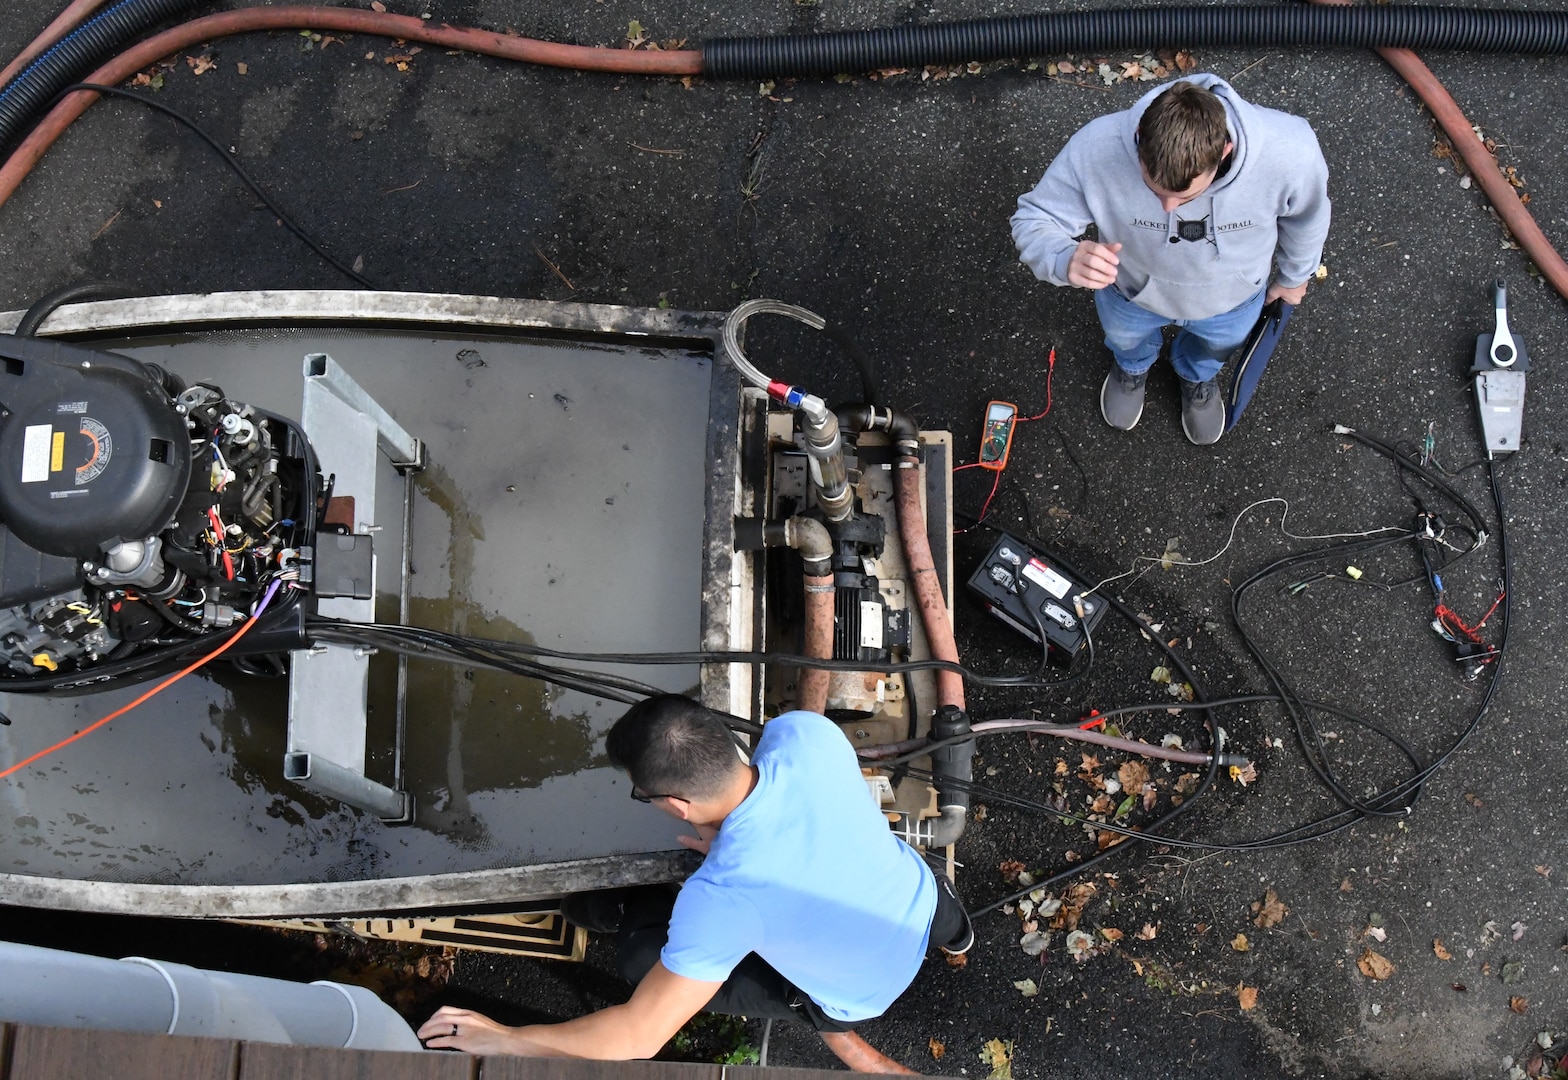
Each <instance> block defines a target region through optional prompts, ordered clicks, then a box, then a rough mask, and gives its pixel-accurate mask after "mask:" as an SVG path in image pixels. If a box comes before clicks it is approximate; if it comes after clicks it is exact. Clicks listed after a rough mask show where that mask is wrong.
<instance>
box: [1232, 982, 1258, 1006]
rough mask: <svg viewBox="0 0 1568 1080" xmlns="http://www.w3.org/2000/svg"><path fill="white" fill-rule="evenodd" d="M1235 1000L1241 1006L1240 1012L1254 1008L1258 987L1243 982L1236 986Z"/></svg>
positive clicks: (1256, 1002) (1256, 1001)
mask: <svg viewBox="0 0 1568 1080" xmlns="http://www.w3.org/2000/svg"><path fill="white" fill-rule="evenodd" d="M1236 1002H1237V1004H1239V1005H1240V1006H1241V1011H1242V1012H1247V1011H1248V1010H1250V1009H1254V1008H1256V1007H1257V1004H1258V988H1257V987H1256V986H1247V985H1246V984H1245V983H1243V984H1242V985H1241V986H1238V987H1236Z"/></svg>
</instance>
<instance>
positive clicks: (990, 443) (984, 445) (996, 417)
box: [980, 401, 1018, 469]
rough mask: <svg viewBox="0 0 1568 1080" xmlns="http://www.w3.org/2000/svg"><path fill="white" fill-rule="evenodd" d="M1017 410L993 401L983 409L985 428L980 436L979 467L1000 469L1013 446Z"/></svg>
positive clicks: (1006, 404) (1005, 462)
mask: <svg viewBox="0 0 1568 1080" xmlns="http://www.w3.org/2000/svg"><path fill="white" fill-rule="evenodd" d="M1017 420H1018V408H1017V407H1016V406H1014V405H1011V404H1009V403H1008V402H1005V401H993V402H991V403H990V404H989V405H987V406H986V409H985V428H984V430H983V431H982V432H981V434H980V467H981V468H983V469H1001V468H1003V467H1005V466H1006V465H1007V454H1008V451H1010V450H1011V449H1012V445H1013V425H1014V424H1015V423H1017Z"/></svg>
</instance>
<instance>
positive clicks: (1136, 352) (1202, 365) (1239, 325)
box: [1094, 285, 1266, 383]
mask: <svg viewBox="0 0 1568 1080" xmlns="http://www.w3.org/2000/svg"><path fill="white" fill-rule="evenodd" d="M1265 291H1266V290H1264V289H1259V290H1258V291H1257V293H1256V294H1255V295H1254V296H1253V297H1252V298H1251V299H1249V300H1247V301H1246V302H1244V303H1242V304H1241V305H1239V306H1238V307H1235V308H1232V309H1231V310H1230V311H1225V312H1221V313H1220V314H1218V315H1211V316H1209V317H1208V318H1207V319H1167V318H1166V317H1165V316H1163V315H1156V314H1155V313H1154V312H1152V311H1150V310H1148V309H1147V308H1141V307H1139V306H1138V305H1137V304H1135V303H1133V302H1132V301H1131V300H1128V299H1127V298H1126V297H1124V296H1122V294H1121V293H1119V292H1117V291H1116V286H1114V285H1109V286H1107V287H1105V288H1103V289H1097V290H1095V293H1094V307H1095V311H1097V312H1098V313H1099V316H1100V325H1101V326H1102V327H1103V328H1104V329H1105V347H1106V348H1108V349H1110V350H1111V355H1112V356H1114V357H1115V358H1116V365H1117V366H1118V367H1119V368H1121V369H1122V370H1123V371H1125V372H1126V373H1127V374H1129V375H1142V374H1143V373H1144V372H1146V371H1148V370H1149V368H1151V367H1153V366H1154V362H1155V361H1156V360H1158V359H1159V357H1160V345H1161V343H1162V342H1161V331H1162V330H1163V329H1164V328H1165V327H1167V326H1172V325H1174V326H1179V327H1180V328H1181V331H1180V333H1178V334H1177V335H1176V340H1175V342H1174V343H1172V345H1171V367H1173V368H1175V369H1176V374H1177V375H1179V376H1181V377H1182V378H1183V379H1185V380H1186V381H1187V382H1194V383H1201V382H1208V381H1209V380H1210V379H1212V378H1214V377H1215V376H1216V375H1218V374H1219V373H1220V368H1222V367H1224V366H1225V360H1226V359H1227V358H1228V357H1229V356H1230V354H1231V353H1233V352H1235V351H1236V350H1237V349H1238V348H1240V347H1241V344H1242V342H1244V341H1246V340H1247V334H1248V333H1250V332H1251V330H1252V327H1253V325H1254V324H1256V323H1257V321H1258V315H1259V314H1260V313H1261V312H1262V311H1263V294H1264V292H1265Z"/></svg>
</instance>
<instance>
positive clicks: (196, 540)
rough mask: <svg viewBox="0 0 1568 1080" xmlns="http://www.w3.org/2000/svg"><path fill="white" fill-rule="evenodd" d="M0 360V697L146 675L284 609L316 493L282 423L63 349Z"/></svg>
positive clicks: (293, 429)
mask: <svg viewBox="0 0 1568 1080" xmlns="http://www.w3.org/2000/svg"><path fill="white" fill-rule="evenodd" d="M0 358H3V361H4V374H3V375H0V688H4V689H11V690H21V689H28V688H34V687H36V688H44V687H45V686H47V687H49V688H60V687H66V688H68V687H69V686H71V685H74V684H77V683H83V682H88V681H96V680H95V679H93V678H91V676H92V674H93V673H94V672H96V671H98V670H99V669H102V671H103V673H104V674H105V675H107V674H110V673H111V672H116V673H117V672H124V673H128V674H135V673H148V672H150V671H152V670H154V669H155V668H156V663H155V662H156V660H157V659H158V657H159V655H160V654H170V655H173V654H181V653H183V652H185V651H187V649H186V648H185V647H186V646H188V645H189V644H190V643H191V641H192V640H193V639H199V638H202V637H206V636H209V635H213V634H217V633H221V632H224V631H227V630H229V629H230V628H232V627H234V626H236V625H238V624H240V623H242V622H243V621H244V620H245V619H247V618H250V617H251V616H252V615H253V614H254V613H255V611H256V609H257V607H258V606H259V605H260V602H261V600H262V598H263V596H265V595H267V594H268V593H269V592H272V593H274V594H275V597H276V600H275V602H274V603H273V605H272V608H273V609H274V610H278V609H280V608H284V607H288V606H290V605H291V604H296V603H297V601H298V599H299V597H300V596H302V595H303V594H301V593H297V592H296V591H295V586H296V584H297V582H298V579H299V576H300V568H301V549H305V550H306V552H307V555H306V558H307V559H308V551H309V548H310V546H311V545H312V544H313V542H314V537H315V525H316V518H317V506H318V499H319V498H320V496H321V491H322V483H321V477H320V472H319V468H318V466H317V464H316V461H315V456H314V454H313V453H312V452H311V449H310V446H309V443H308V442H307V440H306V439H305V436H304V434H303V432H301V430H300V429H299V428H298V427H297V426H296V425H295V424H293V423H292V422H290V421H289V420H287V419H285V418H283V417H280V416H277V415H274V414H272V413H269V412H266V411H265V410H262V409H259V408H256V407H254V406H251V405H247V404H244V403H241V402H236V401H232V400H230V399H229V398H228V397H226V396H225V395H224V393H223V390H222V389H221V388H219V387H217V386H214V385H211V384H208V383H202V382H198V383H194V384H191V385H186V383H185V382H184V381H183V380H181V379H180V378H178V377H177V376H175V375H173V374H171V373H169V372H166V371H164V370H163V369H161V368H159V367H157V366H156V365H152V364H144V363H141V362H139V361H136V360H132V359H129V358H127V357H123V356H119V355H117V354H114V353H109V352H103V351H99V350H95V349H90V348H86V347H83V346H79V345H71V344H67V343H64V342H57V341H48V340H39V339H34V338H18V337H9V336H0ZM255 644H257V645H261V644H262V643H261V642H260V641H258V642H256V643H255ZM264 651H265V650H264ZM75 675H85V676H88V678H86V679H73V676H75Z"/></svg>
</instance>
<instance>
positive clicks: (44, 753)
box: [0, 618, 256, 780]
mask: <svg viewBox="0 0 1568 1080" xmlns="http://www.w3.org/2000/svg"><path fill="white" fill-rule="evenodd" d="M255 625H256V619H254V618H252V619H250V620H249V621H248V622H246V623H245V625H244V626H241V627H240V630H239V633H237V634H235V635H234V636H233V637H231V638H229V639H228V640H226V641H225V642H224V643H223V644H222V645H219V646H218V647H217V648H216V649H214V650H212V652H210V653H208V654H207V655H206V656H204V657H202V658H201V659H200V660H198V661H196V662H195V663H194V664H192V665H191V666H190V667H188V668H186V669H185V670H184V671H181V672H179V673H177V674H174V675H170V676H169V677H168V678H167V679H165V680H163V682H161V683H159V684H158V685H157V686H155V687H153V688H152V689H151V690H149V691H147V692H146V693H145V694H143V695H142V696H141V697H139V698H137V699H136V700H135V701H133V702H131V703H130V704H129V705H122V706H120V707H119V708H118V709H116V710H114V712H112V713H110V714H109V715H108V716H106V717H104V718H103V719H102V720H97V721H94V722H93V723H91V724H89V725H88V726H87V727H84V728H83V729H82V730H81V731H78V732H77V733H76V734H75V735H72V736H69V737H68V738H64V739H61V740H60V741H59V742H57V743H55V744H54V745H53V746H50V747H46V748H45V749H43V750H40V751H38V753H36V754H34V755H33V756H32V757H30V758H26V759H24V760H22V761H18V762H17V763H16V764H15V765H12V766H11V767H10V768H9V769H6V770H5V771H4V772H0V780H4V779H5V778H6V777H7V776H10V775H11V774H12V773H14V772H18V771H20V770H22V769H25V768H27V767H28V766H29V765H31V764H32V763H33V762H35V761H37V760H38V759H39V758H44V757H48V756H49V755H50V754H52V753H54V752H55V751H56V750H62V749H64V748H65V747H67V746H70V745H71V744H72V743H73V742H75V741H76V740H77V739H80V738H82V737H83V736H85V735H89V734H91V733H92V732H94V731H97V730H98V729H99V728H101V727H103V726H104V725H105V724H107V723H108V722H109V721H111V720H114V719H117V718H119V717H121V716H124V715H125V714H126V713H128V712H130V711H131V710H132V709H134V708H136V706H138V705H140V704H141V703H142V702H144V701H146V700H147V699H148V698H150V697H152V696H153V695H154V694H156V693H159V692H160V691H162V690H164V689H165V688H167V687H170V686H173V685H174V684H175V683H177V682H179V681H180V680H181V679H183V678H185V676H187V675H189V674H190V673H191V672H193V671H195V670H196V669H197V668H199V667H201V666H202V665H203V664H205V663H207V662H208V661H210V660H216V659H217V658H218V657H220V656H222V655H223V654H224V653H225V652H227V651H228V650H229V647H230V646H232V645H233V644H234V643H235V642H236V641H238V640H239V639H240V638H242V637H244V636H245V634H246V632H247V631H249V630H250V628H251V627H253V626H255Z"/></svg>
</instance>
